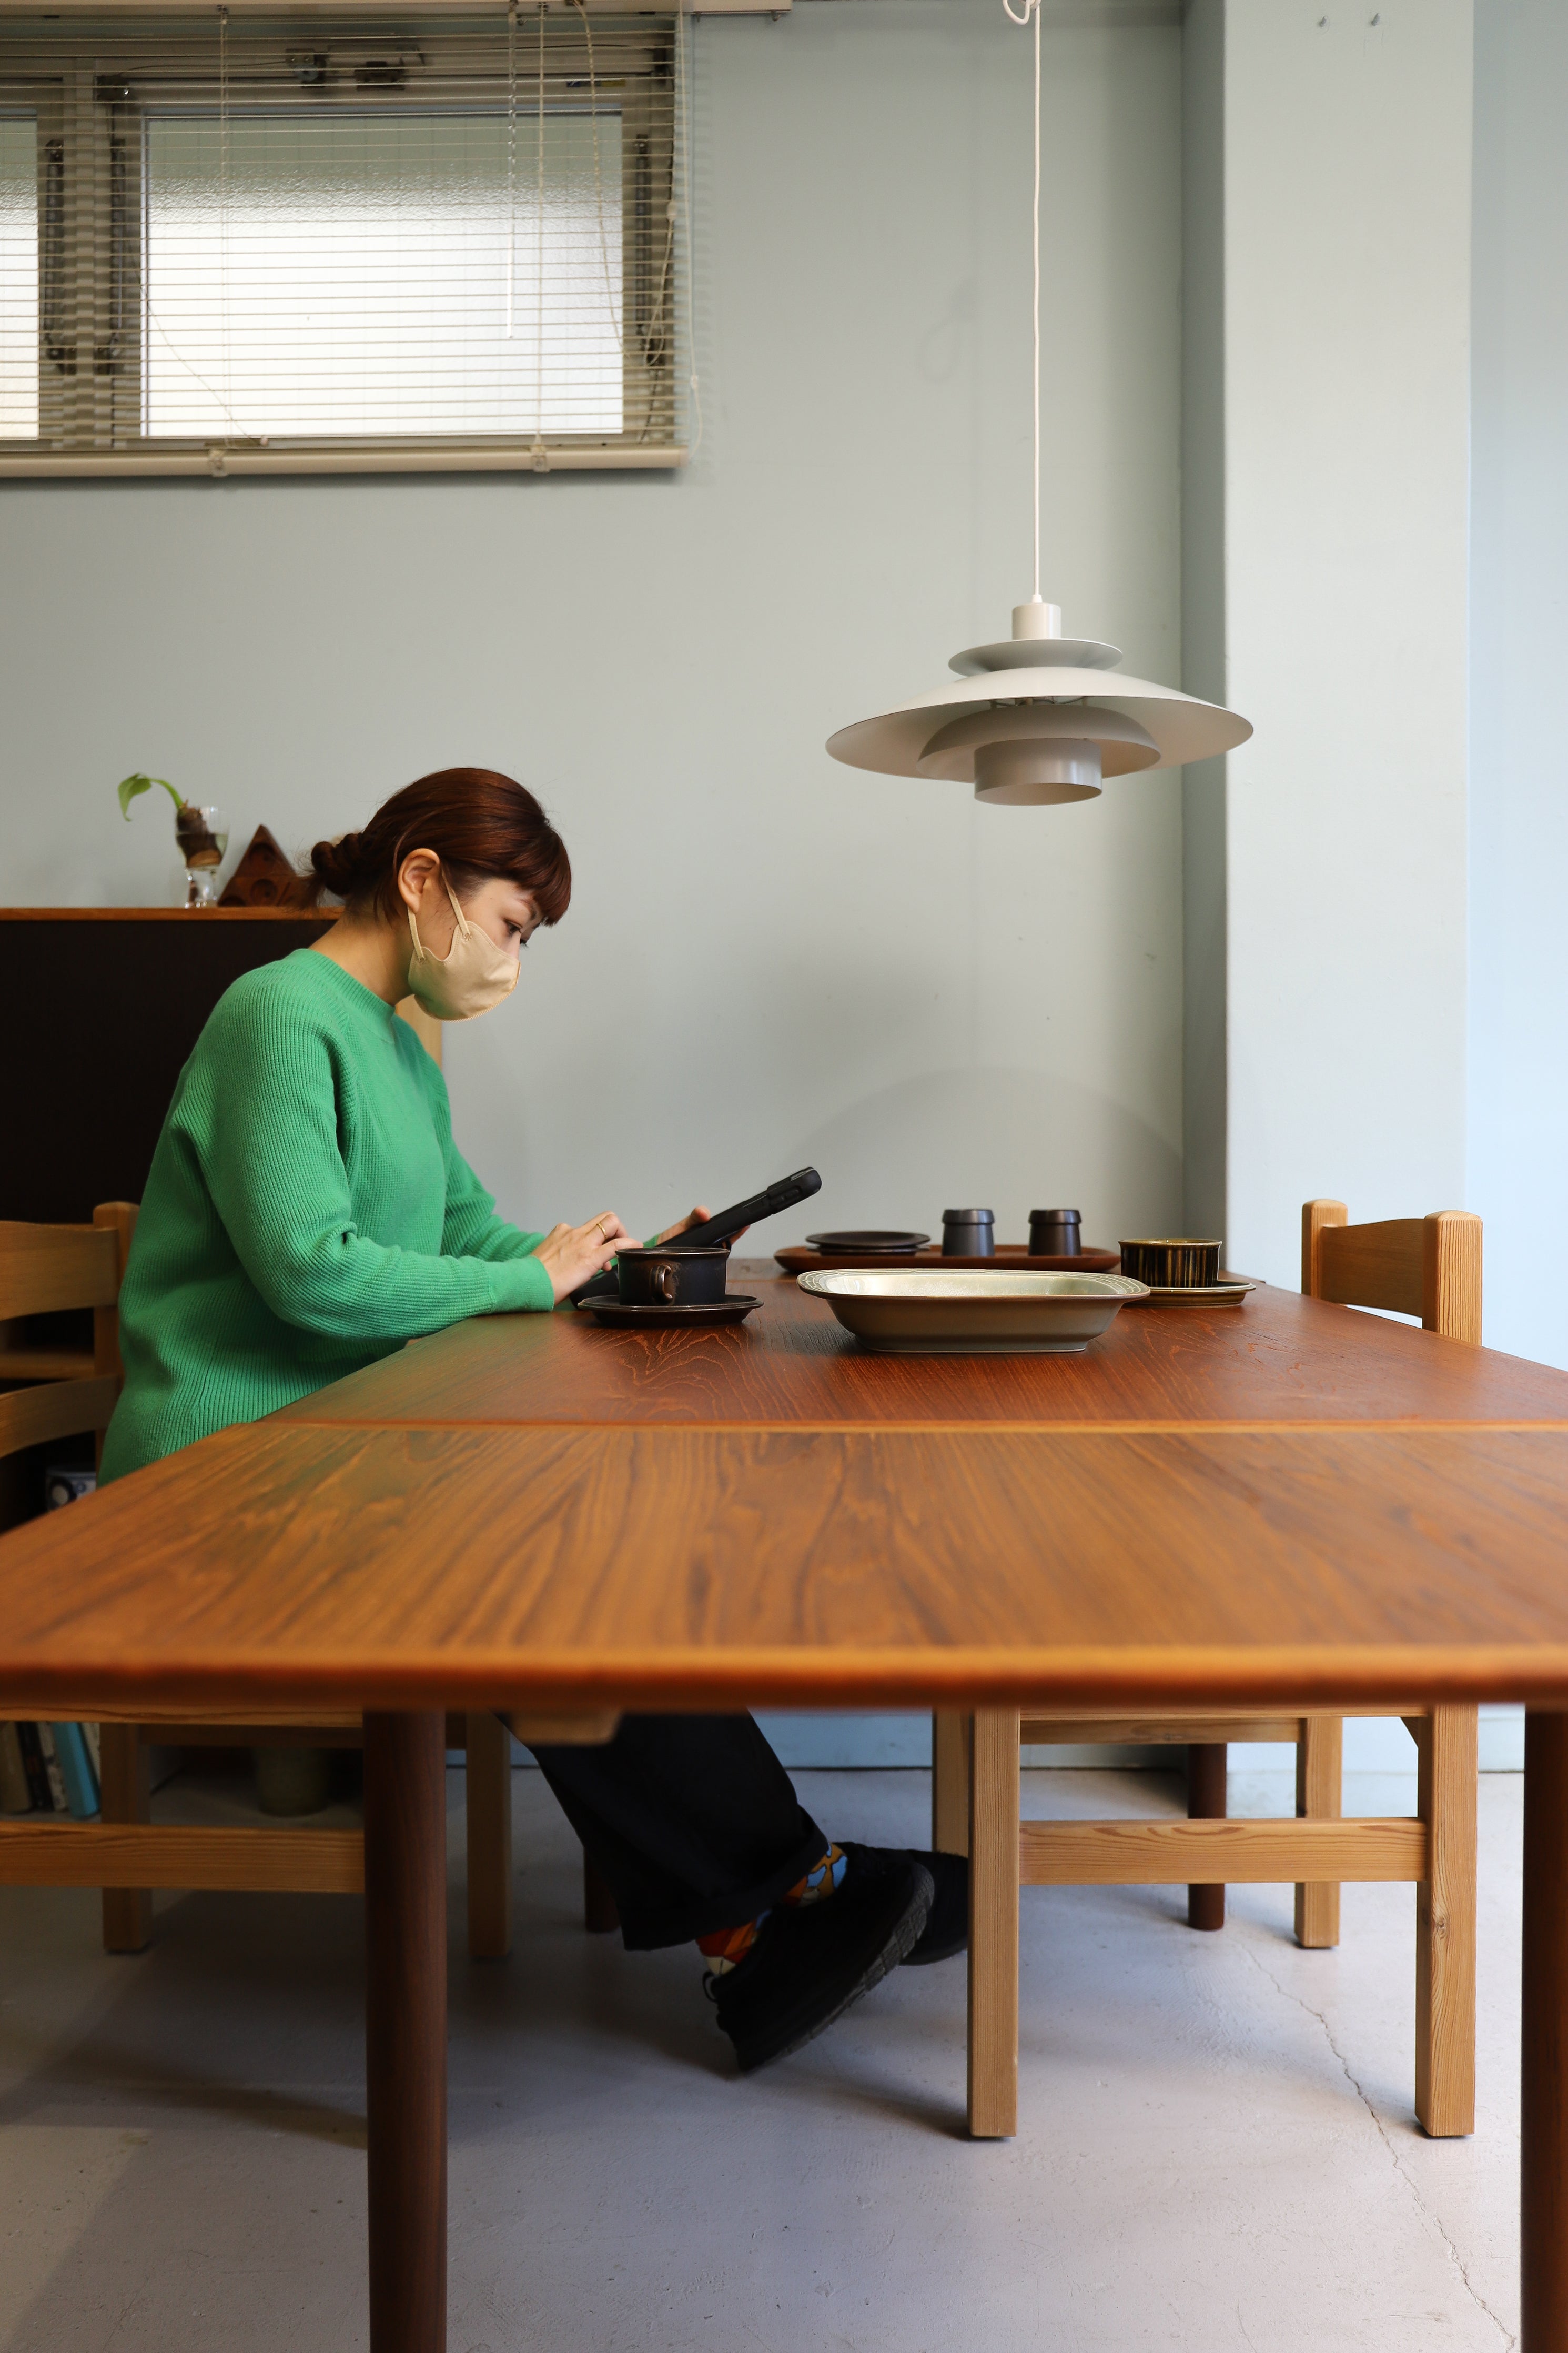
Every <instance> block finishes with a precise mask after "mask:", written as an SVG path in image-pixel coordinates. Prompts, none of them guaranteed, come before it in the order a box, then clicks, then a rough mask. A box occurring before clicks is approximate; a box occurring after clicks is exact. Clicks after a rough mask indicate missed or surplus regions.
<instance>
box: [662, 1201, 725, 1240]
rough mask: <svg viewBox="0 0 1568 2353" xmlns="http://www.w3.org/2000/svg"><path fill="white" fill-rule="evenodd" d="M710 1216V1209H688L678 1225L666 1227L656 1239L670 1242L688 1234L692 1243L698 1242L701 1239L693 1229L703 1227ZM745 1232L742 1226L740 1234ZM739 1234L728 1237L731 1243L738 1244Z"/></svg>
mask: <svg viewBox="0 0 1568 2353" xmlns="http://www.w3.org/2000/svg"><path fill="white" fill-rule="evenodd" d="M712 1215H713V1212H712V1210H711V1209H704V1208H701V1206H700V1205H699V1207H698V1208H695V1209H688V1211H687V1213H686V1215H685V1217H683V1218H682V1219H680V1221H679V1224H677V1225H673V1226H667V1227H666V1228H665V1229H664V1231H663V1233H662V1234H660V1235H659V1237H658V1239H659V1240H660V1241H661V1242H672V1241H675V1240H678V1239H679V1236H680V1235H682V1234H690V1235H691V1237H692V1239H693V1240H694V1241H699V1242H700V1240H701V1239H702V1237H701V1235H700V1233H698V1232H697V1231H696V1230H695V1229H696V1228H697V1227H699V1226H705V1225H706V1224H707V1223H708V1220H709V1219H710V1217H711V1216H712ZM746 1230H747V1229H746V1228H745V1227H744V1226H742V1228H741V1234H743V1233H745V1232H746ZM741 1234H731V1237H730V1240H731V1242H738V1241H739V1240H740V1239H741Z"/></svg>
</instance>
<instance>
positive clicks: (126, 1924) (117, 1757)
mask: <svg viewBox="0 0 1568 2353" xmlns="http://www.w3.org/2000/svg"><path fill="white" fill-rule="evenodd" d="M99 1750H100V1754H99V1775H100V1808H101V1815H100V1819H101V1820H104V1821H106V1822H147V1821H151V1820H152V1819H153V1760H152V1758H151V1757H149V1755H148V1754H147V1751H146V1749H145V1747H144V1746H142V1736H141V1731H140V1728H139V1727H138V1726H137V1725H134V1724H105V1725H100V1727H99ZM152 1941H153V1892H152V1890H151V1888H147V1887H106V1888H105V1889H104V1891H103V1949H104V1951H105V1952H106V1953H144V1952H145V1951H146V1949H147V1947H148V1946H149V1945H150V1944H151V1943H152Z"/></svg>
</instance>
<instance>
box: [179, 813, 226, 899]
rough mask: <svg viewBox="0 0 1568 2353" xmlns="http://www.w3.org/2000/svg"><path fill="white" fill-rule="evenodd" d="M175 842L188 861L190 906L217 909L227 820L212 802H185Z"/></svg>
mask: <svg viewBox="0 0 1568 2353" xmlns="http://www.w3.org/2000/svg"><path fill="white" fill-rule="evenodd" d="M174 839H175V840H176V841H177V842H178V844H179V847H180V856H181V857H182V859H183V860H184V866H185V904H186V906H187V907H212V906H216V903H217V878H218V869H219V867H221V866H222V864H223V859H224V852H225V850H226V849H227V848H228V819H227V818H226V817H225V815H224V813H223V811H222V809H220V808H218V807H216V806H215V804H214V803H213V802H211V801H205V802H202V803H200V804H198V803H196V802H195V801H182V803H181V804H180V807H179V809H178V810H177V811H176V813H175V817H174Z"/></svg>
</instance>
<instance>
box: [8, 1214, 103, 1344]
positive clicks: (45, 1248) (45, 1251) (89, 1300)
mask: <svg viewBox="0 0 1568 2353" xmlns="http://www.w3.org/2000/svg"><path fill="white" fill-rule="evenodd" d="M119 1290H120V1258H119V1250H118V1246H117V1244H116V1241H115V1237H114V1235H113V1233H112V1232H111V1231H110V1230H108V1229H104V1228H102V1227H99V1226H37V1225H29V1224H26V1223H24V1222H23V1221H22V1220H21V1219H15V1218H4V1219H0V1324H8V1323H9V1322H10V1321H11V1319H12V1318H13V1316H16V1315H50V1314H57V1313H58V1312H59V1311H61V1310H63V1309H65V1308H69V1307H112V1306H113V1304H114V1302H115V1299H116V1297H117V1296H118V1293H119Z"/></svg>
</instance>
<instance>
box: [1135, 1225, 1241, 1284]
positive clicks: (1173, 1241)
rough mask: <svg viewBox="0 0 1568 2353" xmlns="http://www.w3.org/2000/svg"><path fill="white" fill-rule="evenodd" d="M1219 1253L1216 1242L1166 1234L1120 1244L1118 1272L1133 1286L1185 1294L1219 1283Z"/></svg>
mask: <svg viewBox="0 0 1568 2353" xmlns="http://www.w3.org/2000/svg"><path fill="white" fill-rule="evenodd" d="M1219 1253H1220V1245H1219V1243H1218V1242H1210V1241H1201V1240H1194V1238H1193V1237H1192V1236H1191V1235H1176V1236H1173V1235H1169V1234H1165V1235H1161V1236H1159V1237H1158V1238H1156V1239H1155V1240H1142V1241H1134V1242H1123V1243H1122V1244H1121V1271H1122V1273H1123V1274H1130V1275H1131V1277H1132V1280H1133V1282H1148V1283H1154V1284H1160V1285H1162V1286H1165V1287H1169V1288H1173V1289H1176V1290H1182V1291H1188V1290H1193V1289H1195V1288H1197V1287H1199V1286H1201V1285H1204V1284H1207V1283H1212V1282H1218V1281H1219Z"/></svg>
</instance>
